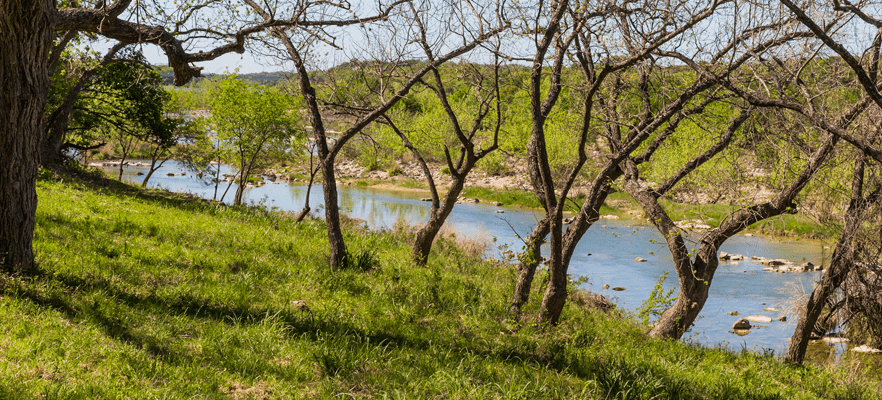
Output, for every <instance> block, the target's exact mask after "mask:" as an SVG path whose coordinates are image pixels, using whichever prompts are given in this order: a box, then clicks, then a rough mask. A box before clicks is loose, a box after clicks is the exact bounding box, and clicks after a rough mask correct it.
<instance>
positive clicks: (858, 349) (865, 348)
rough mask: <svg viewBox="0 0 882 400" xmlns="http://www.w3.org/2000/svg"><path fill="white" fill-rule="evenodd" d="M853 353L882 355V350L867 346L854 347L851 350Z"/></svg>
mask: <svg viewBox="0 0 882 400" xmlns="http://www.w3.org/2000/svg"><path fill="white" fill-rule="evenodd" d="M851 351H853V352H855V353H882V350H879V349H874V348H872V347H870V346H867V345H862V346H858V347H853V348H852V349H851Z"/></svg>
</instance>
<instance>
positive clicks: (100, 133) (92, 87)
mask: <svg viewBox="0 0 882 400" xmlns="http://www.w3.org/2000/svg"><path fill="white" fill-rule="evenodd" d="M161 83H162V78H161V77H160V76H159V74H158V73H156V72H155V71H153V70H152V69H149V68H147V67H145V66H143V65H141V64H138V63H132V62H113V63H110V64H108V65H106V66H103V67H100V68H99V70H98V72H97V74H96V77H95V78H94V80H93V81H92V82H90V83H89V84H88V85H87V87H86V88H85V89H84V91H83V92H81V94H80V96H79V98H78V100H77V103H76V105H75V109H74V110H75V111H74V114H73V116H72V118H71V121H70V123H69V125H68V133H67V138H66V139H67V141H68V142H70V143H72V144H74V145H78V146H83V147H86V146H90V145H93V144H95V142H98V141H103V142H112V143H113V144H115V145H117V146H120V145H121V144H122V142H123V141H131V140H135V141H145V142H152V143H157V144H158V145H161V146H164V147H170V146H172V145H174V143H175V139H174V138H175V135H176V131H177V129H178V127H179V126H180V125H181V124H182V121H180V120H179V119H177V118H175V117H172V116H170V115H169V112H168V110H169V106H170V105H169V102H170V100H171V98H170V96H169V95H168V93H167V92H166V91H165V90H163V88H162V86H161ZM69 84H70V82H67V81H59V84H58V85H59V86H57V87H55V88H53V92H54V93H58V96H59V97H58V101H59V102H60V99H61V96H63V95H66V92H65V90H64V89H65V87H66V86H67V85H69ZM50 106H51V104H50Z"/></svg>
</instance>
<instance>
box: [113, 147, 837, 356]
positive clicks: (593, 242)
mask: <svg viewBox="0 0 882 400" xmlns="http://www.w3.org/2000/svg"><path fill="white" fill-rule="evenodd" d="M106 169H107V170H108V171H110V172H111V173H112V174H114V176H115V174H116V172H115V171H118V170H117V169H115V168H112V167H106ZM146 170H147V168H146V167H135V166H130V167H127V168H126V169H125V170H124V173H123V179H125V180H129V181H132V182H136V183H140V182H141V180H143V176H137V173H138V172H142V173H143V172H146ZM181 171H182V169H181V167H180V165H179V164H178V163H176V162H174V161H169V162H167V163H166V164H165V166H163V167H162V168H161V169H159V170H158V171H156V173H154V174H153V177H151V179H150V182H149V186H150V187H152V188H163V189H166V190H170V191H174V192H186V193H191V194H194V195H197V196H200V197H204V198H212V195H213V193H214V187H213V186H205V185H204V184H203V183H202V182H201V181H200V180H199V179H197V178H196V177H195V176H193V174H192V173H187V175H185V176H179V175H178V176H173V177H171V176H167V173H169V172H174V173H176V174H180V172H181ZM223 172H226V173H229V172H231V171H229V170H224V171H223ZM225 188H226V183H225V182H222V183H221V187H220V189H219V193H218V197H220V193H222V192H223V190H224V189H225ZM235 191H236V185H235V184H234V185H233V186H232V187H231V188H230V190H229V193H227V195H226V198H225V201H226V202H228V203H229V202H232V198H233V196H234V194H235ZM338 191H339V199H340V207H341V212H343V213H345V214H347V215H349V216H350V217H353V218H358V219H362V220H364V221H366V224H367V225H368V226H369V227H370V228H372V229H379V228H390V227H392V226H393V225H394V224H395V223H397V222H398V221H404V222H406V223H409V224H411V225H416V224H421V223H424V222H425V221H426V220H428V213H429V203H427V202H423V201H420V198H421V197H426V194H425V193H421V192H417V191H405V190H382V189H376V188H370V187H358V186H343V185H341V186H340V187H339V188H338ZM305 194H306V187H305V186H302V184H298V183H291V184H290V185H289V184H288V183H287V182H280V183H279V184H268V185H265V186H262V187H254V188H248V189H246V191H245V194H244V198H245V199H246V202H249V203H253V204H263V205H265V206H267V207H277V208H278V209H280V210H288V211H294V212H297V211H300V209H301V208H302V207H303V202H304V197H305ZM323 203H324V201H323V198H322V190H321V186H315V187H313V190H312V194H311V196H310V205H311V206H312V208H313V210H316V209H319V207H320V205H322V204H323ZM497 210H501V211H504V213H497ZM314 213H315V211H314ZM319 215H320V214H319ZM540 218H541V213H540V212H539V211H537V210H531V209H523V208H515V207H496V206H493V205H489V204H481V203H478V204H471V203H469V204H459V205H457V206H456V208H455V209H454V211H453V213H451V215H450V217H449V218H448V221H447V223H446V225H445V227H446V228H447V229H449V230H453V231H454V232H456V233H457V235H460V236H467V237H471V238H473V239H479V240H487V241H490V242H491V243H490V245H488V249H487V252H486V256H488V257H499V256H500V250H501V249H504V248H506V247H508V248H511V249H512V250H515V251H518V250H520V249H521V247H522V246H521V242H520V240H519V239H517V237H516V236H515V234H517V235H520V236H522V237H526V236H527V235H529V233H530V231H531V229H532V227H533V226H534V225H535V224H536V222H537V221H538V220H539V219H540ZM636 223H639V222H637V221H612V220H610V221H607V220H601V221H598V222H597V223H596V224H595V225H594V226H593V227H592V228H591V229H589V230H588V232H587V233H586V234H585V236H584V238H583V239H582V241H581V242H580V243H579V245H578V247H577V249H576V252H575V255H574V256H573V259H572V262H571V263H570V273H571V274H572V275H573V277H574V278H575V277H579V276H585V277H587V278H588V283H586V284H585V288H586V289H588V290H590V291H593V292H597V293H601V294H603V295H604V296H606V297H608V298H610V299H612V300H613V301H614V302H616V303H617V305H618V306H619V307H620V308H622V309H624V310H628V311H633V310H635V309H636V308H638V307H639V306H640V305H641V303H642V302H643V301H644V300H645V299H646V298H647V297H648V296H649V293H650V292H651V290H652V288H653V287H654V285H655V284H656V282H657V281H658V279H659V276H661V275H662V274H663V273H664V272H666V271H671V272H670V274H669V279H667V281H666V282H665V284H664V286H665V287H666V288H668V289H670V288H673V287H676V285H677V279H676V274H675V273H674V272H673V262H672V259H671V256H670V253H669V252H668V250H667V247H666V246H665V245H664V241H663V240H662V238H661V235H659V233H658V232H657V231H656V230H655V228H654V227H652V226H645V225H635V224H636ZM604 226H605V227H604ZM721 250H722V251H726V252H729V253H737V254H743V255H745V256H748V257H749V256H763V257H767V258H785V259H788V260H792V261H794V262H797V263H802V262H806V261H810V262H812V263H814V264H823V263H824V262H826V261H828V260H829V252H830V250H829V249H825V248H824V244H823V243H821V242H819V241H809V240H800V241H780V240H776V239H770V238H767V237H761V236H743V235H739V236H736V237H733V238H731V239H730V240H728V241H727V242H726V243H725V244H724V245H723V247H722V249H721ZM825 253H826V254H825ZM545 254H547V253H545ZM589 254H590V255H589ZM825 255H826V258H827V259H826V260H825V259H824V256H825ZM636 257H641V258H644V259H646V260H647V261H646V262H636V261H635V258H636ZM762 269H763V266H762V265H760V264H758V263H755V262H752V261H750V260H745V261H740V262H731V263H727V262H724V261H721V262H720V267H719V269H718V270H717V273H716V275H715V276H714V280H713V283H712V286H711V290H710V298H709V299H708V301H707V303H706V304H705V306H704V309H703V310H702V313H701V315H700V317H699V318H698V320H697V321H696V323H695V326H694V327H693V328H692V330H691V331H690V332H689V333H688V334H687V335H686V336H685V340H687V341H692V342H697V343H700V344H702V345H705V346H723V347H727V348H728V349H730V350H741V349H742V348H743V349H747V350H752V351H768V350H772V351H774V353H775V354H784V353H785V352H786V349H787V343H788V342H787V339H788V338H789V337H790V336H791V335H792V334H793V329H794V327H795V324H796V322H795V321H796V316H795V315H792V314H786V311H788V309H790V308H792V303H793V302H794V299H795V298H796V297H797V294H798V293H800V292H801V293H809V292H810V291H811V290H812V287H813V284H814V283H815V282H816V281H817V280H818V279H819V278H820V274H821V273H820V272H805V273H786V274H782V273H775V272H768V271H763V270H762ZM605 284H608V285H609V286H610V287H623V288H625V290H624V291H612V290H608V289H603V286H604V285H605ZM767 307H772V308H775V309H778V310H782V311H783V312H775V311H771V312H770V311H764V310H763V309H764V308H767ZM731 311H737V312H738V313H739V314H740V315H739V316H737V317H736V316H732V315H729V314H728V313H729V312H731ZM754 314H762V315H766V316H769V317H771V318H772V319H773V321H772V322H770V323H768V324H754V325H759V327H758V328H754V329H752V330H751V332H750V333H749V334H748V335H746V336H737V335H735V334H734V333H732V332H731V329H730V328H731V326H732V324H733V323H734V322H735V321H736V320H737V319H738V318H741V317H745V316H749V315H754ZM782 315H786V316H787V321H785V322H780V321H777V320H775V318H777V317H779V316H782Z"/></svg>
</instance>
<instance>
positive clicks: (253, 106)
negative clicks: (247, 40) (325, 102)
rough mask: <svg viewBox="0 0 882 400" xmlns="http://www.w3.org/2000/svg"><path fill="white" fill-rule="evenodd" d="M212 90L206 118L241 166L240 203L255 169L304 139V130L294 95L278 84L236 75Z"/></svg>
mask: <svg viewBox="0 0 882 400" xmlns="http://www.w3.org/2000/svg"><path fill="white" fill-rule="evenodd" d="M209 94H210V95H211V102H210V104H211V116H210V117H209V118H208V119H207V121H206V122H207V124H208V126H210V127H211V128H212V129H213V130H214V132H215V134H216V138H217V141H218V142H217V143H218V148H219V150H220V151H221V152H222V154H223V155H224V159H226V160H228V161H229V162H230V163H232V164H233V165H234V166H236V167H237V168H238V170H239V171H238V173H239V190H238V191H237V193H236V200H235V203H236V204H239V203H240V201H241V193H242V190H243V189H242V187H243V186H244V182H246V180H247V178H248V176H249V175H250V174H251V172H252V171H254V169H255V168H258V167H259V166H261V165H270V164H272V163H273V162H274V161H275V160H278V159H282V158H284V157H285V152H286V151H287V150H288V148H289V147H290V143H291V141H292V140H298V137H299V139H301V140H302V139H303V137H304V133H303V131H302V130H298V129H297V120H298V118H297V113H296V112H292V110H291V106H292V99H291V98H290V97H289V96H287V95H285V94H284V93H282V91H280V90H279V89H277V88H275V87H269V86H261V85H255V84H251V83H248V82H245V81H242V80H239V79H236V76H235V75H232V76H229V77H227V78H225V79H223V80H221V81H219V82H218V83H217V86H216V87H214V88H212V89H211V90H210V91H209Z"/></svg>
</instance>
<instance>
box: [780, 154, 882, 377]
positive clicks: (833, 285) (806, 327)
mask: <svg viewBox="0 0 882 400" xmlns="http://www.w3.org/2000/svg"><path fill="white" fill-rule="evenodd" d="M863 181H864V160H863V158H862V157H861V158H859V159H858V161H857V162H856V163H855V167H854V177H853V179H852V188H851V201H850V203H849V205H848V210H846V212H845V218H844V219H845V224H844V225H845V226H844V227H843V229H842V233H840V234H839V240H838V241H837V243H836V248H835V249H834V250H833V257H832V259H831V260H830V268H828V269H827V270H826V271H824V275H823V276H822V277H821V280H820V281H819V282H818V284H817V286H816V287H815V290H813V291H812V295H811V297H809V299H808V302H807V303H806V305H805V310H804V311H803V313H802V315H801V316H800V318H799V322H797V323H796V329H795V330H794V331H793V337H792V338H790V347H789V348H788V349H787V357H785V359H784V361H786V362H788V363H793V364H802V362H803V360H804V359H805V351H806V348H808V342H809V339H810V336H811V334H812V331H813V330H814V327H815V324H816V323H817V322H818V317H820V315H821V313H822V312H823V311H824V306H825V305H826V303H827V298H829V297H830V295H832V294H833V292H834V291H835V290H836V289H837V288H838V287H839V286H840V285H842V283H843V282H845V278H846V277H848V272H849V266H851V265H852V264H853V263H854V250H855V246H854V239H855V236H857V231H858V228H859V227H860V224H861V223H862V222H863V221H862V220H863V218H862V216H863V213H864V211H865V210H866V208H867V206H868V201H866V200H864V199H863V183H864V182H863ZM872 196H874V195H871V197H872Z"/></svg>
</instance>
